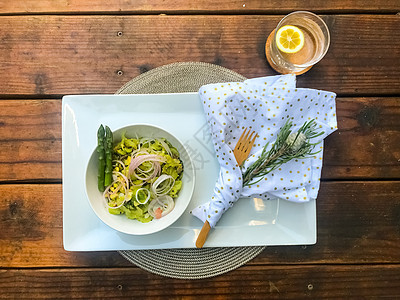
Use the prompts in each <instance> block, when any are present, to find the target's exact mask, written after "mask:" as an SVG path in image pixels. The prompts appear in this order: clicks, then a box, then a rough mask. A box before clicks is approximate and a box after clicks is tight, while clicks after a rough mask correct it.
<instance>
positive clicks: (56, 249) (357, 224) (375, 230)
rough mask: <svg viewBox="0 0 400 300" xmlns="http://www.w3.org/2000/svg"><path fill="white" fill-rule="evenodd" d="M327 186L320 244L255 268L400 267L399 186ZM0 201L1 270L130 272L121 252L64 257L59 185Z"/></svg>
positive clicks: (18, 188) (24, 189)
mask: <svg viewBox="0 0 400 300" xmlns="http://www.w3.org/2000/svg"><path fill="white" fill-rule="evenodd" d="M321 184H322V185H321V189H320V192H319V196H318V199H317V213H318V215H317V220H318V237H317V244H316V245H312V246H306V247H303V246H286V247H268V248H266V250H265V251H264V252H263V253H262V254H261V255H259V256H258V257H257V258H255V259H254V260H253V261H252V262H251V263H250V264H256V265H261V264H265V265H277V264H311V263H313V264H362V263H369V264H371V263H374V264H378V263H385V264H386V263H396V262H398V261H399V260H400V234H399V232H400V222H399V220H400V202H399V199H400V182H398V181H381V182H379V181H378V182H363V181H356V182H340V181H338V182H322V183H321ZM0 195H2V201H1V202H0V228H1V229H2V230H1V231H0V268H4V267H13V268H20V267H82V266H85V267H86V266H87V267H116V266H127V265H129V263H128V262H125V261H123V260H122V258H121V257H119V255H118V254H117V253H115V252H114V253H113V252H110V253H108V252H100V253H97V252H91V253H76V252H66V251H65V250H64V249H63V246H62V245H63V242H62V226H63V224H62V202H61V201H60V200H61V199H62V190H61V185H59V184H18V185H13V184H7V185H0ZM82 201H83V203H82V207H87V209H89V210H90V208H89V206H88V205H87V203H86V201H87V200H86V199H85V198H84V197H83V198H82ZM77 209H79V208H77ZM227 213H229V211H228V212H227ZM200 227H201V224H200V223H199V228H200Z"/></svg>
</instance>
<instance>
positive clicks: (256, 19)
mask: <svg viewBox="0 0 400 300" xmlns="http://www.w3.org/2000/svg"><path fill="white" fill-rule="evenodd" d="M293 10H310V11H313V12H316V13H318V14H321V15H327V20H328V26H329V28H330V31H331V47H330V49H329V52H328V54H327V55H326V57H325V58H324V59H323V60H322V61H321V62H320V63H319V64H318V65H317V66H315V67H314V68H313V69H312V70H311V71H309V72H308V73H307V74H305V75H302V76H300V77H299V78H298V85H299V86H300V87H310V88H318V89H324V90H330V91H333V92H336V93H337V94H338V98H337V116H338V125H339V126H338V127H339V130H338V131H336V132H335V133H334V134H332V135H331V136H329V137H328V138H327V139H326V147H325V152H324V160H323V163H324V168H323V174H322V183H321V190H320V194H319V197H318V200H317V203H318V204H317V211H318V215H317V221H318V241H317V244H316V245H313V246H307V247H306V246H291V247H283V246H282V247H268V248H266V250H265V251H264V252H263V253H262V254H261V255H259V256H258V257H257V258H255V259H254V260H252V261H251V262H249V263H248V264H247V265H245V266H243V267H241V268H239V269H237V270H234V271H232V272H229V273H227V274H225V275H221V276H218V277H215V278H210V279H204V280H198V281H189V280H187V281H185V280H178V279H169V278H164V277H160V276H157V275H154V274H152V273H148V272H146V271H143V270H141V269H139V268H138V267H136V266H134V265H132V264H130V263H129V262H128V261H126V260H125V259H123V258H122V257H121V256H120V255H119V254H118V253H116V252H89V253H76V252H67V251H65V250H64V249H63V244H62V193H61V190H62V176H61V97H62V96H63V95H66V94H89V93H96V94H101V93H114V92H115V91H116V90H117V89H118V88H119V87H121V86H122V85H123V84H124V83H126V82H127V81H129V80H130V79H131V78H133V77H135V76H137V75H139V74H141V73H144V72H146V71H148V70H151V69H153V68H155V67H158V66H161V65H164V64H168V63H173V62H178V61H204V62H209V63H214V64H218V65H221V66H224V67H227V68H230V69H232V70H234V71H236V72H238V73H240V74H242V75H244V76H246V77H248V78H251V77H257V76H265V75H273V74H275V73H274V71H272V69H271V68H270V67H269V66H268V64H267V62H266V59H265V56H264V44H265V41H266V38H267V35H268V33H269V32H270V31H271V30H272V29H273V28H274V27H275V26H276V24H277V22H278V21H279V20H280V19H281V18H282V16H283V15H285V14H287V13H289V12H291V11H293ZM398 11H400V2H399V1H398V0H335V1H323V0H319V1H305V0H304V1H302V0H300V1H298V0H286V1H261V0H254V1H236V0H225V1H211V0H199V1H184V0H176V1H146V0H138V1H116V0H115V1H113V0H109V1H100V0H91V1H77V0H71V1H61V0H55V1H45V0H14V1H6V0H4V1H0V97H1V99H0V147H1V152H0V195H1V200H0V298H2V297H5V298H15V299H21V298H32V297H38V298H41V297H48V298H72V297H83V298H105V297H114V298H122V297H138V298H139V299H141V298H144V297H148V298H164V297H174V298H186V297H187V298H191V297H195V296H201V297H204V298H206V299H210V298H212V296H213V297H216V298H218V299H232V298H243V299H250V298H260V299H266V298H317V299H319V298H323V297H327V298H333V297H338V298H348V297H354V298H360V297H378V296H385V297H388V298H396V296H397V298H398V297H400V181H399V179H400V39H399V33H400V16H399V15H398V14H396V13H397V12H398Z"/></svg>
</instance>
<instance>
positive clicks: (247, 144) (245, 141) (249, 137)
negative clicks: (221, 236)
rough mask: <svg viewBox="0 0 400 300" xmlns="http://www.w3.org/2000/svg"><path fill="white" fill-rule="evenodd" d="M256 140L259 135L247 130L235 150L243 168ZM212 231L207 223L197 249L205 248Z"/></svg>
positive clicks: (198, 239)
mask: <svg viewBox="0 0 400 300" xmlns="http://www.w3.org/2000/svg"><path fill="white" fill-rule="evenodd" d="M253 135H254V136H253ZM256 138H257V133H255V131H253V132H251V134H250V129H248V128H245V130H244V131H243V133H242V135H241V136H240V138H239V140H238V142H237V144H236V146H235V149H233V155H234V156H235V158H236V161H237V163H238V165H239V166H241V165H242V164H243V162H244V161H245V160H246V158H247V157H248V156H249V154H250V150H251V148H252V147H253V145H254V141H255V140H256ZM210 229H211V226H210V223H208V221H205V222H204V225H203V228H201V231H200V233H199V236H198V237H197V240H196V247H197V248H202V247H203V245H204V243H205V242H206V239H207V236H208V233H209V232H210Z"/></svg>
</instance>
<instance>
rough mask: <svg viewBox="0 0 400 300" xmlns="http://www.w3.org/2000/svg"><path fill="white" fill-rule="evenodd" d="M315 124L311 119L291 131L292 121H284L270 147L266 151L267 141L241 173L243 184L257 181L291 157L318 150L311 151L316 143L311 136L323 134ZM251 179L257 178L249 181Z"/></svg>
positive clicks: (311, 153)
mask: <svg viewBox="0 0 400 300" xmlns="http://www.w3.org/2000/svg"><path fill="white" fill-rule="evenodd" d="M316 125H317V123H316V122H315V120H314V119H312V120H311V121H308V122H305V123H304V124H303V126H301V128H300V129H299V130H298V131H297V132H292V131H291V128H292V122H291V121H289V120H288V121H286V123H285V125H283V127H282V128H281V130H280V132H279V133H278V136H277V139H276V141H275V143H274V144H272V147H271V149H270V150H268V151H267V148H268V145H269V143H267V144H266V145H265V146H264V148H263V151H262V152H261V156H260V157H259V158H258V159H257V160H256V161H255V162H254V163H253V164H252V165H251V166H250V167H249V168H248V169H247V170H246V172H245V173H244V174H243V186H246V185H252V184H255V183H257V182H259V181H260V180H261V179H262V178H263V177H264V176H265V175H267V174H268V173H270V172H272V171H274V170H275V169H277V168H278V167H279V166H281V165H282V164H284V163H286V162H288V161H290V160H292V159H302V158H307V157H310V156H313V155H315V154H317V153H318V152H320V151H317V152H312V151H313V149H314V147H315V145H316V144H318V143H311V142H310V140H311V139H312V138H315V137H318V136H320V135H322V134H324V132H323V131H322V132H318V130H317V128H316ZM253 179H258V180H257V181H255V182H251V181H252V180H253ZM250 182H251V183H250Z"/></svg>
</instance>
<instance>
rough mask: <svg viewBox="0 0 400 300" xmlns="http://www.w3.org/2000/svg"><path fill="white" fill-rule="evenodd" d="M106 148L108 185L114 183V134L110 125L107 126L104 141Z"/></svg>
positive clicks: (105, 183) (105, 178)
mask: <svg viewBox="0 0 400 300" xmlns="http://www.w3.org/2000/svg"><path fill="white" fill-rule="evenodd" d="M104 149H105V154H106V168H105V177H104V185H105V186H108V185H110V184H111V183H112V149H113V135H112V132H111V129H110V128H109V127H108V126H106V140H105V142H104Z"/></svg>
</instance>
